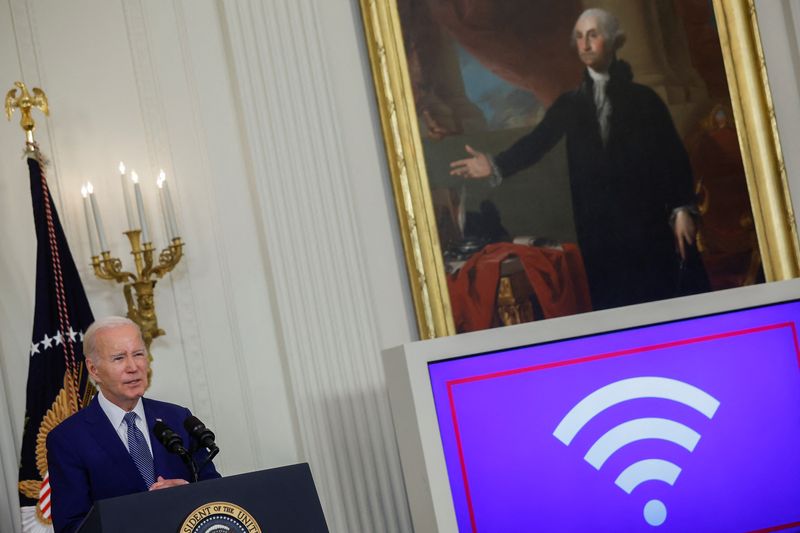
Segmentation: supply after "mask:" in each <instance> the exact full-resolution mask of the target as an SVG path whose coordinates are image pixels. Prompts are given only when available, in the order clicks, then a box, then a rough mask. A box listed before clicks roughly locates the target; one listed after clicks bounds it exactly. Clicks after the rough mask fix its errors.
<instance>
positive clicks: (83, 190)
mask: <svg viewBox="0 0 800 533" xmlns="http://www.w3.org/2000/svg"><path fill="white" fill-rule="evenodd" d="M81 196H83V197H84V198H86V197H87V196H89V191H87V190H86V185H84V186H82V187H81Z"/></svg>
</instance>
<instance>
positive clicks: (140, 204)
mask: <svg viewBox="0 0 800 533" xmlns="http://www.w3.org/2000/svg"><path fill="white" fill-rule="evenodd" d="M131 181H133V195H134V196H135V197H136V210H137V211H138V212H139V224H140V225H141V228H142V243H145V242H150V234H149V233H148V232H147V219H145V217H144V201H143V200H142V189H141V188H140V187H139V175H138V174H137V173H136V171H135V170H131Z"/></svg>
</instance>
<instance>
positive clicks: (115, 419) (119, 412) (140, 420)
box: [97, 391, 153, 455]
mask: <svg viewBox="0 0 800 533" xmlns="http://www.w3.org/2000/svg"><path fill="white" fill-rule="evenodd" d="M97 401H98V403H100V409H102V410H103V412H104V413H105V414H106V417H108V420H109V421H110V422H111V425H112V426H113V427H114V429H115V430H116V432H117V435H119V438H120V439H121V440H122V444H124V445H125V449H126V450H127V449H128V424H126V423H125V420H124V417H125V413H126V411H124V410H123V409H122V408H121V407H119V406H118V405H115V404H113V403H111V401H110V400H108V399H107V398H106V397H105V396H103V391H100V392H98V393H97ZM132 411H133V412H134V413H136V415H137V418H136V427H137V428H139V431H141V432H142V434H143V435H144V440H145V441H146V442H147V447H148V448H149V449H150V455H153V446H152V445H151V444H150V431H149V430H148V429H147V422H146V419H145V416H144V405H142V399H141V398H139V400H138V401H137V402H136V406H135V407H134V408H133V409H132ZM128 451H129V452H130V450H128Z"/></svg>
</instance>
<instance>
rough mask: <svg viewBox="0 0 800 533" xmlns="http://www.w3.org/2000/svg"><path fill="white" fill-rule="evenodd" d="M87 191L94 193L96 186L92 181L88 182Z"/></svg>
mask: <svg viewBox="0 0 800 533" xmlns="http://www.w3.org/2000/svg"><path fill="white" fill-rule="evenodd" d="M86 192H88V193H89V194H94V186H92V182H91V181H87V182H86Z"/></svg>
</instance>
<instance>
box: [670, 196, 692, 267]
mask: <svg viewBox="0 0 800 533" xmlns="http://www.w3.org/2000/svg"><path fill="white" fill-rule="evenodd" d="M673 229H674V230H675V240H676V241H677V242H678V253H679V254H680V256H681V259H683V260H684V261H686V246H687V245H689V246H691V245H693V244H694V238H695V234H696V233H697V228H696V227H695V225H694V220H692V215H690V214H689V211H687V210H686V209H680V210H678V212H677V213H676V215H675V226H674V228H673Z"/></svg>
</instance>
